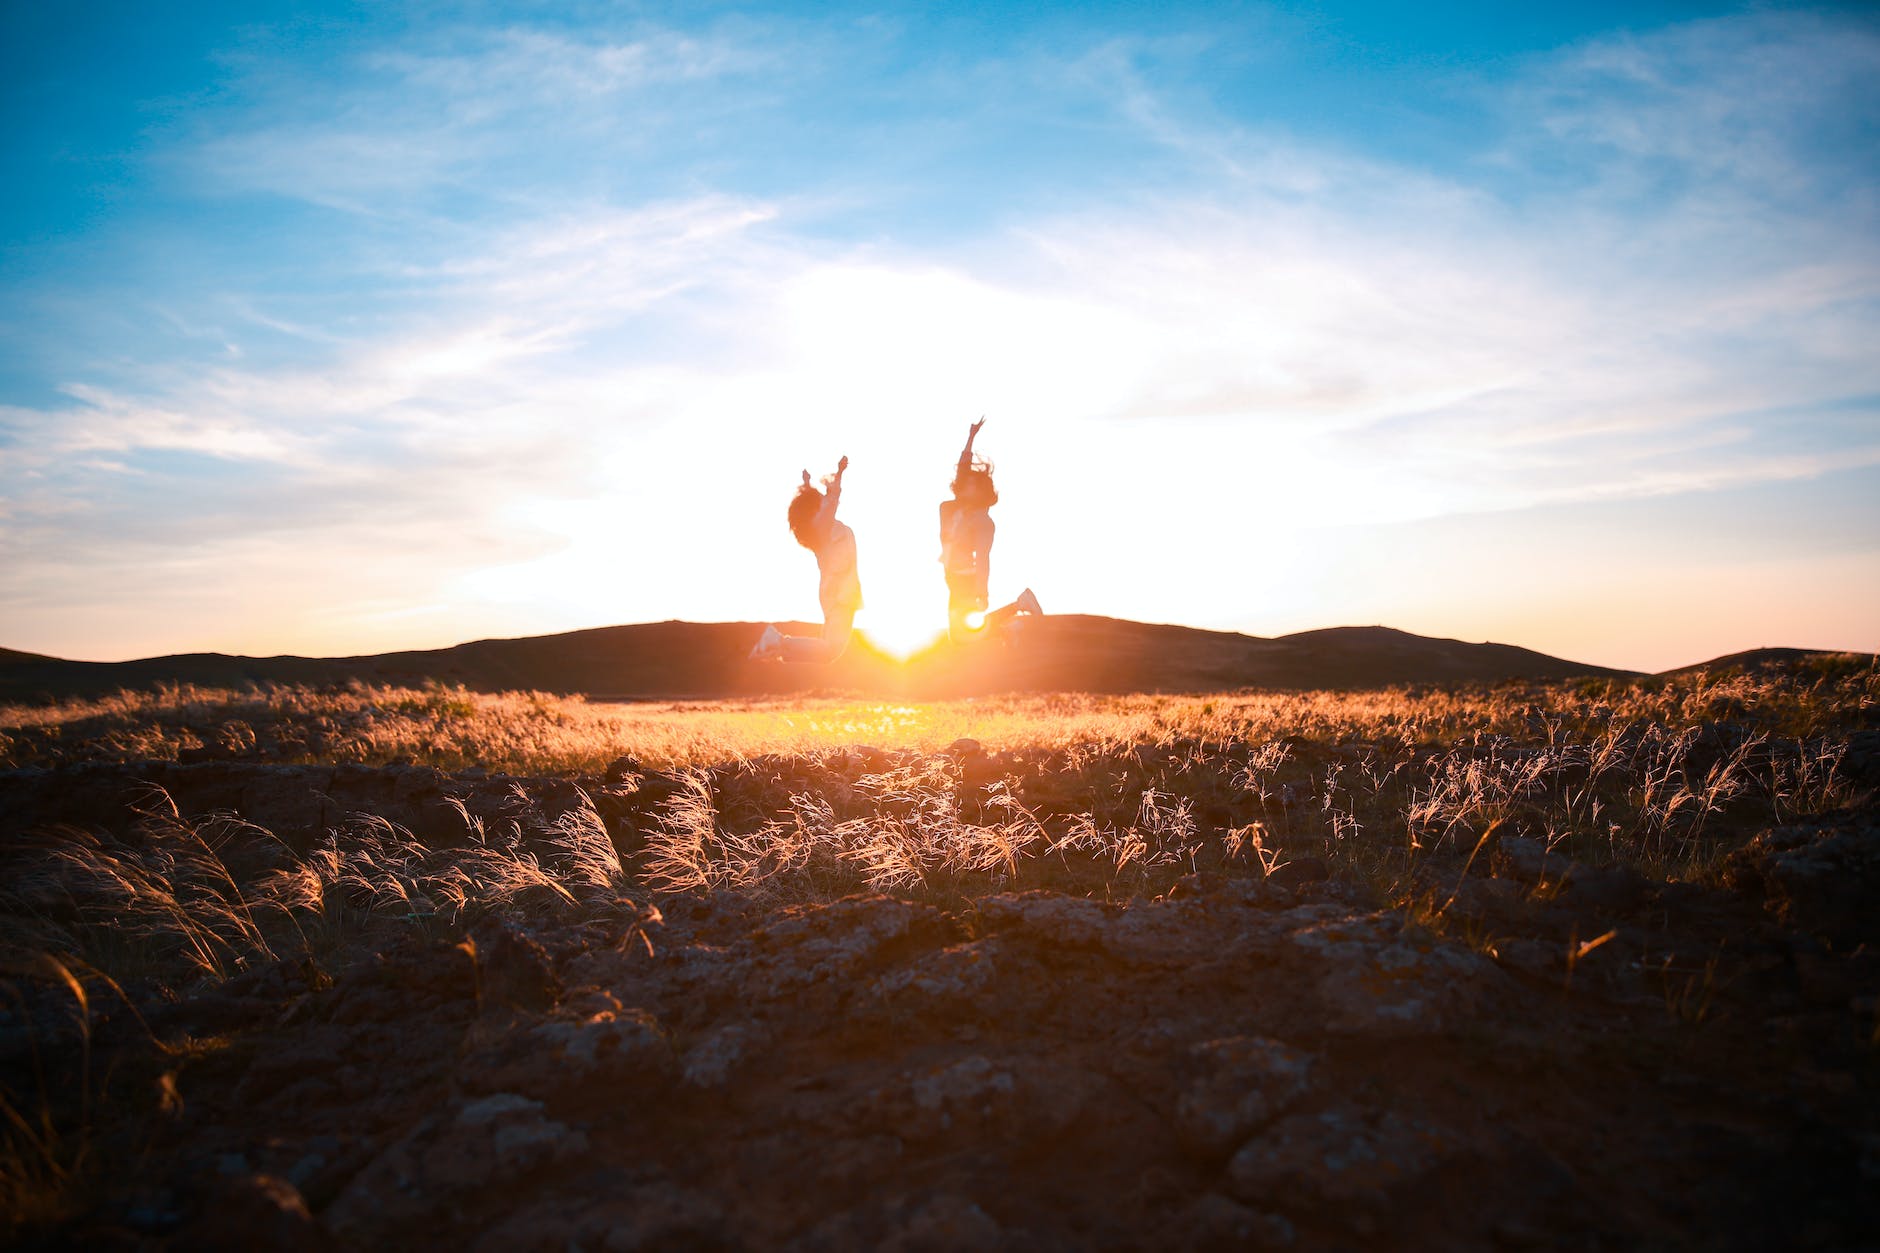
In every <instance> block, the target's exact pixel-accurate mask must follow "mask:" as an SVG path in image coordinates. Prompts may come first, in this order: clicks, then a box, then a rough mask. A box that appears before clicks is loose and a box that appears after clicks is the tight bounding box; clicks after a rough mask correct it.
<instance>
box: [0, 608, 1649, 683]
mask: <svg viewBox="0 0 1880 1253" xmlns="http://www.w3.org/2000/svg"><path fill="white" fill-rule="evenodd" d="M1025 625H1026V629H1025V630H1024V632H1023V633H1022V634H1021V635H1020V636H1019V638H1017V639H1016V640H1015V641H1014V642H1012V643H1011V644H1010V645H1009V646H1006V645H1001V644H998V643H990V642H988V643H984V644H981V645H978V646H976V647H973V648H969V649H963V650H962V649H954V648H952V647H950V646H947V645H944V644H942V645H939V646H936V647H934V648H930V649H928V650H927V651H925V652H924V653H920V654H917V655H916V656H914V657H913V658H911V659H909V660H908V661H906V662H901V661H898V660H895V659H893V658H891V657H888V656H886V655H884V654H883V653H881V652H879V651H878V650H876V649H875V648H874V647H873V646H872V645H871V644H869V642H868V641H867V640H866V638H865V637H862V636H859V635H858V636H857V638H856V641H855V643H854V644H853V645H852V646H851V647H850V649H849V651H848V653H847V654H846V655H845V656H844V657H843V658H842V659H841V660H840V661H839V662H837V663H836V664H835V665H833V666H827V667H810V666H803V667H791V666H783V665H780V664H774V663H773V664H770V665H758V664H754V663H751V662H749V661H747V660H746V657H745V654H746V652H747V651H748V649H749V648H750V645H751V643H752V641H753V640H755V639H756V637H757V635H758V633H759V632H760V631H761V630H762V624H760V623H748V622H677V621H674V622H651V623H642V624H638V625H633V626H614V627H598V628H595V629H592V630H586V631H570V632H566V633H564V634H559V635H542V636H531V637H525V638H522V639H507V640H476V641H473V642H471V643H466V644H458V645H456V646H454V647H451V648H440V649H428V650H420V651H412V652H398V653H382V654H377V655H373V656H360V657H291V656H283V657H243V656H230V655H227V654H222V653H187V654H181V655H177V656H169V657H151V658H146V659H142V660H137V661H121V662H93V661H67V660H62V659H59V658H53V657H42V656H39V655H37V654H31V653H21V652H15V651H11V650H0V699H4V700H14V701H21V700H37V699H47V698H56V697H69V696H88V695H100V694H103V693H107V692H112V691H117V690H119V689H132V690H140V689H146V690H147V689H151V688H155V687H157V686H160V685H164V684H178V683H186V684H197V685H201V686H205V687H242V686H247V685H251V684H333V683H345V682H349V681H354V680H357V681H361V682H368V683H395V684H408V685H409V684H417V685H421V684H424V683H427V682H437V683H447V684H462V685H464V686H466V687H469V688H472V689H475V690H479V691H500V690H508V689H526V690H540V691H549V692H558V693H576V692H579V693H585V694H587V695H589V696H591V697H595V698H601V699H605V698H621V699H645V698H662V697H663V698H680V697H702V698H709V697H723V696H748V695H763V694H782V693H789V692H800V691H811V690H857V691H863V692H870V693H877V694H883V695H905V696H910V697H912V696H949V695H967V694H972V693H980V692H994V691H1014V690H1032V691H1040V690H1082V691H1094V692H1121V691H1169V692H1176V691H1188V692H1195V691H1217V690H1225V689H1231V688H1239V687H1263V688H1296V689H1306V688H1351V687H1370V686H1377V685H1382V684H1393V683H1437V684H1441V683H1456V682H1466V681H1494V680H1500V679H1558V678H1567V677H1571V676H1576V675H1619V674H1622V673H1624V672H1622V671H1615V670H1609V669H1606V668H1603V667H1600V666H1592V665H1585V664H1582V663H1578V662H1572V661H1564V660H1561V659H1560V658H1557V657H1549V656H1547V655H1545V654H1543V653H1537V652H1533V651H1531V650H1528V649H1524V648H1516V647H1514V646H1512V645H1507V644H1491V643H1483V644H1469V643H1464V642H1462V641H1460V640H1447V639H1432V638H1430V637H1427V636H1420V635H1412V634H1410V633H1408V632H1405V631H1397V630H1392V629H1390V628H1388V627H1379V626H1371V627H1335V628H1330V629H1326V630H1317V631H1304V632H1300V633H1298V634H1296V635H1286V636H1279V637H1276V638H1270V639H1269V638H1262V637H1259V636H1252V635H1241V634H1237V633H1235V632H1231V631H1204V630H1199V629H1196V628H1193V627H1183V626H1163V625H1154V624H1150V623H1142V622H1130V621H1125V620H1121V619H1116V618H1103V617H1094V616H1089V615H1082V614H1068V615H1061V616H1051V617H1046V618H1041V619H1036V620H1033V621H1030V622H1028V623H1026V624H1025ZM796 629H798V630H803V631H808V630H811V629H812V628H809V627H806V626H804V625H803V624H796Z"/></svg>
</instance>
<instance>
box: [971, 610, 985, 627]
mask: <svg viewBox="0 0 1880 1253" xmlns="http://www.w3.org/2000/svg"><path fill="white" fill-rule="evenodd" d="M984 625H986V615H985V614H983V613H980V612H979V611H978V610H977V609H975V610H972V611H971V612H970V613H968V614H967V615H966V629H967V630H969V631H977V630H978V629H979V628H980V627H982V626H984Z"/></svg>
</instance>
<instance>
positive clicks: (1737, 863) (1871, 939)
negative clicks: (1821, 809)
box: [1724, 822, 1880, 948]
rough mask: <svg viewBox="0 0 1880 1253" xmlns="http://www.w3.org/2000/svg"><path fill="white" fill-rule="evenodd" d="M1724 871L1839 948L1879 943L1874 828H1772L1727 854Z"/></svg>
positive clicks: (1878, 842)
mask: <svg viewBox="0 0 1880 1253" xmlns="http://www.w3.org/2000/svg"><path fill="white" fill-rule="evenodd" d="M1724 874H1725V879H1726V881H1727V882H1729V883H1730V884H1731V885H1732V886H1733V887H1736V888H1737V889H1738V890H1740V891H1748V892H1750V893H1752V894H1759V895H1761V896H1762V898H1763V902H1764V905H1765V907H1766V908H1767V909H1769V910H1770V911H1771V912H1772V913H1774V914H1775V915H1776V916H1777V917H1779V918H1780V919H1781V920H1782V921H1783V922H1785V923H1787V924H1788V925H1789V926H1792V927H1795V928H1797V929H1798V930H1802V931H1806V932H1808V933H1809V934H1810V935H1815V936H1819V937H1820V938H1822V939H1824V940H1827V941H1828V942H1830V943H1832V944H1834V945H1836V946H1844V947H1847V948H1853V947H1854V946H1856V945H1859V944H1863V943H1866V944H1873V943H1880V909H1876V908H1875V907H1874V902H1875V901H1876V900H1880V828H1876V827H1872V826H1866V825H1856V824H1855V823H1852V822H1847V823H1843V824H1838V825H1834V826H1820V827H1813V826H1799V825H1798V826H1790V827H1777V828H1775V829H1773V830H1770V831H1766V832H1764V833H1763V834H1761V835H1759V836H1757V837H1756V839H1755V840H1753V841H1751V842H1750V843H1749V844H1748V845H1747V846H1745V847H1744V848H1741V849H1739V850H1737V851H1736V852H1735V853H1733V854H1731V856H1730V857H1729V859H1728V860H1727V861H1726V863H1725V871H1724Z"/></svg>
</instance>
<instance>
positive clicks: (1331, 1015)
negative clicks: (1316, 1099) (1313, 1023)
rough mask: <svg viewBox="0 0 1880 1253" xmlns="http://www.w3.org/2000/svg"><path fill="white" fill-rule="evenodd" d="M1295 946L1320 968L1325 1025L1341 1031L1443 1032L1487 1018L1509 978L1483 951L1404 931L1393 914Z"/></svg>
mask: <svg viewBox="0 0 1880 1253" xmlns="http://www.w3.org/2000/svg"><path fill="white" fill-rule="evenodd" d="M1282 916H1283V915H1282ZM1290 940H1291V943H1292V944H1293V946H1294V947H1295V948H1296V949H1299V950H1303V951H1304V952H1306V953H1308V954H1310V955H1311V956H1312V957H1313V958H1314V959H1316V961H1317V962H1318V965H1319V975H1318V979H1317V985H1316V989H1317V992H1318V996H1319V1000H1320V1002H1321V1004H1322V1006H1323V1009H1324V1025H1325V1026H1326V1027H1327V1028H1328V1029H1329V1030H1332V1031H1337V1032H1345V1033H1350V1034H1356V1035H1385V1036H1388V1035H1427V1034H1432V1033H1435V1032H1439V1031H1442V1030H1445V1029H1446V1028H1448V1027H1449V1026H1451V1025H1453V1024H1454V1023H1456V1022H1457V1021H1460V1020H1463V1019H1466V1018H1470V1017H1474V1016H1476V1015H1478V1014H1479V1013H1481V1012H1482V1011H1483V1009H1484V1008H1485V1007H1486V1006H1487V1005H1488V1004H1489V1003H1490V1002H1491V1001H1492V995H1493V993H1494V992H1495V991H1496V990H1497V989H1498V985H1500V984H1501V983H1502V982H1503V981H1504V980H1505V979H1506V976H1505V975H1503V974H1502V973H1501V972H1500V971H1499V970H1497V969H1496V968H1495V965H1494V963H1493V962H1491V961H1489V960H1488V958H1486V957H1484V956H1482V955H1481V954H1480V953H1477V952H1475V951H1473V950H1471V949H1467V948H1464V947H1462V946H1461V945H1459V944H1455V943H1452V942H1450V941H1447V940H1442V939H1438V938H1436V937H1434V936H1430V935H1427V934H1418V933H1406V932H1405V931H1404V929H1403V927H1402V925H1401V924H1400V923H1399V922H1398V921H1397V920H1396V918H1395V916H1394V915H1382V914H1371V915H1366V916H1361V917H1347V918H1339V919H1333V920H1330V921H1326V922H1322V923H1316V924H1313V925H1310V926H1307V927H1303V928H1301V929H1299V930H1298V931H1295V932H1294V933H1293V934H1292V935H1291V937H1290Z"/></svg>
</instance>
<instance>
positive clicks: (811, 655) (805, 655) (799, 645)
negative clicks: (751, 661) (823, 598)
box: [777, 609, 855, 663]
mask: <svg viewBox="0 0 1880 1253" xmlns="http://www.w3.org/2000/svg"><path fill="white" fill-rule="evenodd" d="M854 633H855V611H854V610H853V609H837V610H833V611H829V612H828V613H827V616H826V618H825V619H824V621H823V630H822V636H821V637H820V638H818V637H815V636H810V635H786V636H784V637H783V642H782V643H781V644H779V645H778V646H777V647H778V648H779V649H780V650H781V651H782V653H783V659H784V660H785V661H797V662H805V663H827V662H831V661H834V660H835V659H836V658H838V657H840V656H841V655H842V654H843V653H844V652H845V651H847V649H848V646H849V637H850V636H851V635H853V634H854Z"/></svg>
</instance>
